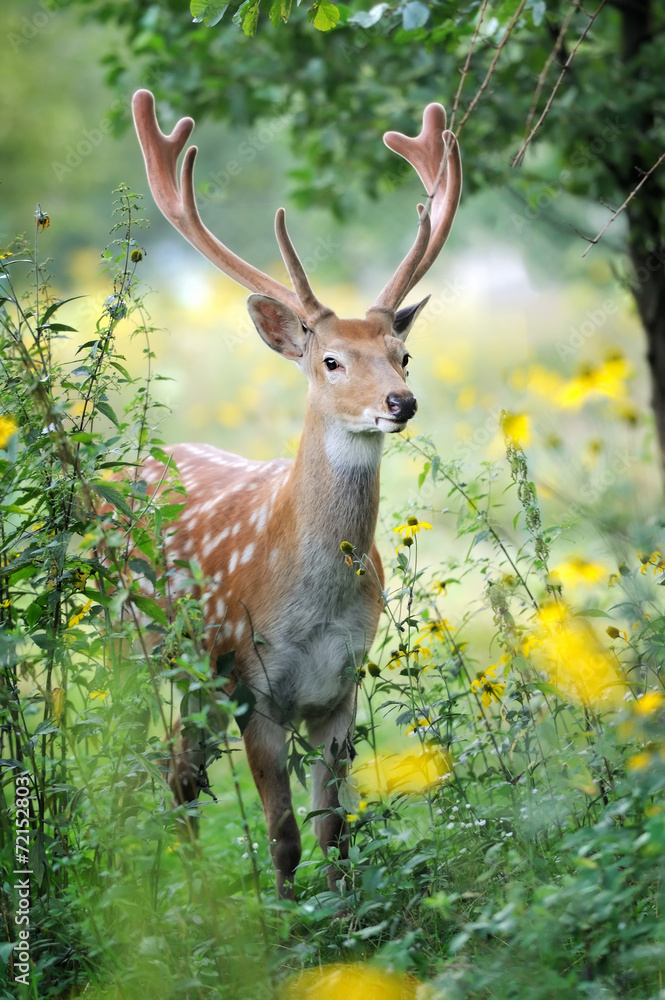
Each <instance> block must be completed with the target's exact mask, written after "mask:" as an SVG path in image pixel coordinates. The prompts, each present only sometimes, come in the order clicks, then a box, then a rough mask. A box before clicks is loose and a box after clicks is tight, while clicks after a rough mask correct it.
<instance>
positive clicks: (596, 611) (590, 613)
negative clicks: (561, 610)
mask: <svg viewBox="0 0 665 1000" xmlns="http://www.w3.org/2000/svg"><path fill="white" fill-rule="evenodd" d="M575 617H576V618H611V617H612V615H608V613H607V612H606V611H601V610H600V608H585V609H584V611H576V612H575Z"/></svg>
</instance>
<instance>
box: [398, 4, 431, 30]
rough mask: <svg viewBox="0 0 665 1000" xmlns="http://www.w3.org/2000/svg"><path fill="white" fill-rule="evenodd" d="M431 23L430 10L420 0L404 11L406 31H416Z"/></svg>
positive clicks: (403, 19)
mask: <svg viewBox="0 0 665 1000" xmlns="http://www.w3.org/2000/svg"><path fill="white" fill-rule="evenodd" d="M428 21H429V9H428V8H427V7H426V6H425V4H424V3H420V0H413V2H412V3H408V4H407V5H406V6H405V7H404V8H403V9H402V27H403V28H404V30H405V31H415V30H416V28H422V27H423V25H424V24H427V22H428Z"/></svg>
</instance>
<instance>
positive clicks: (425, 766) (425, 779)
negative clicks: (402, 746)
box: [352, 747, 453, 798]
mask: <svg viewBox="0 0 665 1000" xmlns="http://www.w3.org/2000/svg"><path fill="white" fill-rule="evenodd" d="M452 769H453V765H452V760H451V758H450V756H449V755H448V754H447V753H446V752H445V750H443V749H441V748H440V747H426V748H425V749H423V750H421V751H420V752H418V753H415V752H414V751H412V750H408V751H407V750H404V751H402V752H401V753H393V754H378V755H377V756H376V757H372V758H370V759H368V760H365V759H360V760H359V762H356V763H355V764H354V766H353V775H352V780H353V783H354V785H355V786H356V787H357V789H358V791H359V792H360V794H361V795H363V796H364V797H366V798H387V797H389V796H391V795H404V794H409V795H417V794H422V793H423V792H426V791H427V790H428V789H429V788H433V787H435V786H436V785H438V784H440V782H441V781H445V780H446V779H447V778H449V777H450V775H451V774H452Z"/></svg>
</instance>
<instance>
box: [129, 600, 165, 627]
mask: <svg viewBox="0 0 665 1000" xmlns="http://www.w3.org/2000/svg"><path fill="white" fill-rule="evenodd" d="M131 599H132V603H133V604H135V605H136V607H137V608H138V609H139V611H142V612H143V614H144V615H148V617H149V618H152V620H153V621H156V622H157V624H158V625H168V623H169V620H168V618H167V617H166V612H165V611H164V608H162V607H160V606H159V604H158V603H157V601H156V600H155V599H154V598H153V597H143V596H140V595H139V594H132V595H131Z"/></svg>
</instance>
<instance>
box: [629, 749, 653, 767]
mask: <svg viewBox="0 0 665 1000" xmlns="http://www.w3.org/2000/svg"><path fill="white" fill-rule="evenodd" d="M650 763H651V754H650V753H648V752H647V751H646V750H642V751H641V752H640V753H636V754H634V755H633V756H632V757H630V758H629V759H628V760H627V761H626V767H627V768H628V770H629V771H643V770H644V769H645V768H646V767H648V766H649V764H650Z"/></svg>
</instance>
